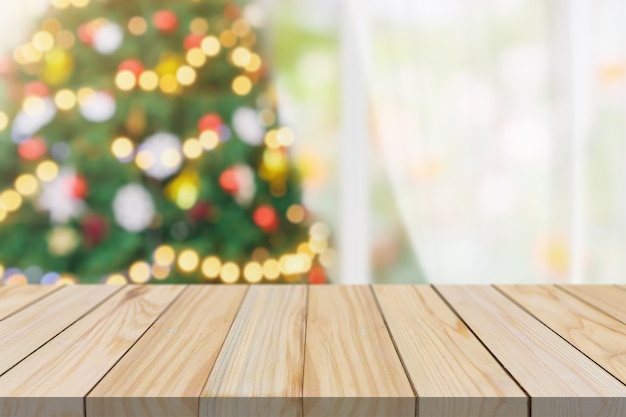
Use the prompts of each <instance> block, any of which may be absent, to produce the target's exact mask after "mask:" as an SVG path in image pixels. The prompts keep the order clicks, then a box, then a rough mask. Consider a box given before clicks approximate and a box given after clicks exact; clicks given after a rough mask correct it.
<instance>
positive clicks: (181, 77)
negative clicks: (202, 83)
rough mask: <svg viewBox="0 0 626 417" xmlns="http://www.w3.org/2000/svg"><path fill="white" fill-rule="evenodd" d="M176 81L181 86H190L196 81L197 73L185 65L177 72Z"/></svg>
mask: <svg viewBox="0 0 626 417" xmlns="http://www.w3.org/2000/svg"><path fill="white" fill-rule="evenodd" d="M176 79H177V80H178V82H179V83H180V84H181V85H184V86H190V85H191V84H193V83H194V82H195V81H196V71H195V70H194V69H193V68H191V67H189V66H187V65H183V66H182V67H180V68H179V69H178V71H176Z"/></svg>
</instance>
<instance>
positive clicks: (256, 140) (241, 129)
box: [233, 107, 265, 146]
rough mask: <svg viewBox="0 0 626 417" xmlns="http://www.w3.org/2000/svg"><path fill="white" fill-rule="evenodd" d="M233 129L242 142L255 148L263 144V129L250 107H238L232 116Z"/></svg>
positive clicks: (257, 116) (255, 113)
mask: <svg viewBox="0 0 626 417" xmlns="http://www.w3.org/2000/svg"><path fill="white" fill-rule="evenodd" d="M233 127H234V128H235V131H236V132H237V135H239V138H241V140H242V141H244V142H246V143H247V144H248V145H251V146H257V145H261V144H262V143H263V139H264V134H265V129H264V128H263V126H262V125H261V122H260V121H259V115H258V114H257V112H256V111H255V110H254V109H251V108H250V107H240V108H239V109H237V111H236V112H235V114H234V115H233Z"/></svg>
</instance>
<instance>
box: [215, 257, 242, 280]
mask: <svg viewBox="0 0 626 417" xmlns="http://www.w3.org/2000/svg"><path fill="white" fill-rule="evenodd" d="M239 274H240V270H239V266H237V264H236V263H234V262H227V263H225V264H224V266H223V267H222V271H221V272H220V278H221V279H222V281H223V282H224V283H226V284H234V283H235V282H237V280H239Z"/></svg>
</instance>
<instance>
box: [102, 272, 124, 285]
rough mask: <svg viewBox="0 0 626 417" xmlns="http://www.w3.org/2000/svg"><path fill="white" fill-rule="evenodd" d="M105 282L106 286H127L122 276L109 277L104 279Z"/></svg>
mask: <svg viewBox="0 0 626 417" xmlns="http://www.w3.org/2000/svg"><path fill="white" fill-rule="evenodd" d="M105 282H106V284H107V285H126V284H128V280H127V279H126V277H125V276H124V275H122V274H113V275H109V277H108V278H107V279H106V281H105Z"/></svg>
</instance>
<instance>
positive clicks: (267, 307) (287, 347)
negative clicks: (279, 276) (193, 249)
mask: <svg viewBox="0 0 626 417" xmlns="http://www.w3.org/2000/svg"><path fill="white" fill-rule="evenodd" d="M306 297H307V288H306V287H305V286H263V287H252V288H250V291H249V292H248V294H247V296H246V299H245V300H244V302H243V305H242V306H241V310H240V312H239V314H238V316H237V319H236V321H235V323H233V327H232V329H231V331H230V333H229V335H228V339H226V342H225V343H224V347H223V348H222V351H221V352H220V355H219V358H218V359H217V362H216V364H215V367H214V368H213V371H212V372H211V376H210V377H209V380H208V382H207V384H206V387H205V389H204V391H203V392H202V399H201V404H200V416H202V417H209V416H220V415H229V414H232V411H233V410H236V414H238V415H245V416H250V417H253V416H254V417H264V416H277V417H300V416H302V377H303V372H304V337H305V333H304V332H305V326H306ZM244 398H245V399H246V400H243V399H244Z"/></svg>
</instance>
